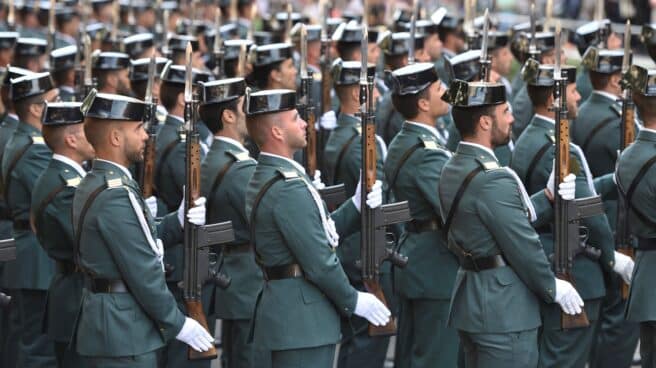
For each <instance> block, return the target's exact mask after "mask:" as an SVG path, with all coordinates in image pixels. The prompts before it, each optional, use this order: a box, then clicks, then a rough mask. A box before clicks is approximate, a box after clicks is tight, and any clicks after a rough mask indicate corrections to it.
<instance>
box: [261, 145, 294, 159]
mask: <svg viewBox="0 0 656 368" xmlns="http://www.w3.org/2000/svg"><path fill="white" fill-rule="evenodd" d="M261 151H262V152H267V153H272V154H274V155H278V156H282V157H286V158H288V159H290V160H292V159H293V157H294V151H296V150H294V149H292V148H291V147H286V146H282V145H268V144H264V145H262V147H261Z"/></svg>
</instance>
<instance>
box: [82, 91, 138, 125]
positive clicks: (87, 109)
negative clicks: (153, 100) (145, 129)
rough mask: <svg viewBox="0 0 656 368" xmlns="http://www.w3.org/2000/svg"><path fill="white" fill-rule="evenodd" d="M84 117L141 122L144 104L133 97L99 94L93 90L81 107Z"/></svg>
mask: <svg viewBox="0 0 656 368" xmlns="http://www.w3.org/2000/svg"><path fill="white" fill-rule="evenodd" d="M81 110H82V113H84V116H85V117H90V118H96V119H103V120H124V121H141V120H142V119H143V116H144V113H145V112H146V103H145V102H143V101H141V100H138V99H136V98H133V97H128V96H122V95H116V94H113V93H99V92H98V91H96V90H95V89H92V90H91V92H89V94H88V95H87V97H85V98H84V101H82V107H81Z"/></svg>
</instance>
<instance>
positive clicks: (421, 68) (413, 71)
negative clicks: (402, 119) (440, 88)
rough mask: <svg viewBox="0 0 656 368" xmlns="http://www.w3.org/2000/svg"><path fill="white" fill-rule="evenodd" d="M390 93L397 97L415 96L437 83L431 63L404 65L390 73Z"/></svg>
mask: <svg viewBox="0 0 656 368" xmlns="http://www.w3.org/2000/svg"><path fill="white" fill-rule="evenodd" d="M390 81H391V83H390V84H391V89H392V93H393V94H395V95H398V96H406V95H414V94H417V93H419V92H421V91H423V90H425V89H426V88H428V86H430V85H431V84H433V83H434V82H437V81H439V77H438V76H437V70H436V69H435V64H433V63H416V64H411V65H406V66H404V67H402V68H399V69H396V70H395V71H393V72H392V77H391V78H390Z"/></svg>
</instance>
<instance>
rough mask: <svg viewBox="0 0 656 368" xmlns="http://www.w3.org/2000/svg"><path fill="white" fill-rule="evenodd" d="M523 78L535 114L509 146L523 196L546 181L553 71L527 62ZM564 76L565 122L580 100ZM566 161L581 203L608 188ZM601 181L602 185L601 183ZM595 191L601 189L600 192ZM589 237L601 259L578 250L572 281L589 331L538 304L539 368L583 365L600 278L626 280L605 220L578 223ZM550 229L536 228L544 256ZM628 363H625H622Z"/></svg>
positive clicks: (570, 71) (579, 158) (580, 163)
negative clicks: (609, 275)
mask: <svg viewBox="0 0 656 368" xmlns="http://www.w3.org/2000/svg"><path fill="white" fill-rule="evenodd" d="M523 73H524V76H525V80H526V83H527V90H528V93H529V97H530V98H531V101H532V104H533V106H534V107H535V111H536V114H535V115H534V116H533V119H532V120H531V122H530V124H529V125H528V127H527V128H526V130H524V133H522V136H521V137H520V139H519V140H518V141H517V144H516V145H515V152H514V153H513V160H512V165H511V167H512V169H513V170H515V172H516V173H517V175H518V176H519V177H520V178H521V179H522V181H523V182H524V184H525V185H526V188H527V190H528V192H529V193H535V192H537V191H540V190H541V188H543V187H544V184H545V183H546V182H547V181H548V178H549V175H550V173H551V170H552V168H553V160H554V151H555V146H554V135H555V129H556V127H555V121H554V116H555V115H554V112H553V110H552V109H551V108H552V105H553V97H552V95H553V89H554V66H553V65H544V64H543V65H539V64H537V63H534V62H532V61H529V62H527V63H526V64H525V66H524V68H523ZM562 73H563V74H565V73H566V76H567V80H568V84H567V96H566V99H567V112H568V115H569V118H570V119H573V118H575V117H576V115H577V105H578V102H579V100H580V98H581V97H580V96H579V94H578V92H577V90H576V82H575V81H576V68H574V67H571V66H563V68H562ZM571 151H572V154H573V158H572V161H575V162H577V164H576V166H577V167H579V168H580V169H579V170H578V171H576V172H575V173H574V174H575V175H576V197H579V198H585V197H590V196H594V195H596V194H597V189H596V188H595V186H596V185H597V186H604V185H605V186H606V187H611V188H612V187H613V184H612V178H611V177H609V176H606V177H605V178H600V179H599V180H597V183H595V182H593V181H592V176H591V175H590V170H589V169H588V162H587V160H586V157H585V155H584V154H583V152H582V151H581V149H580V148H579V147H578V146H576V145H572V148H571ZM603 181H605V182H606V183H605V184H604V183H603ZM600 188H601V187H600ZM581 225H582V226H585V227H586V228H587V230H588V233H589V241H588V243H589V245H586V247H590V246H594V247H595V248H597V249H598V250H600V251H601V256H593V257H591V256H589V254H590V253H589V252H586V251H583V252H581V253H579V255H578V256H577V257H576V258H575V259H574V264H573V271H572V274H573V277H574V281H575V284H576V285H577V290H578V292H579V293H580V295H581V297H582V298H583V300H584V302H585V311H586V313H587V316H588V320H589V321H590V326H589V327H584V328H576V329H568V330H563V329H561V326H560V310H558V308H554V306H552V305H543V308H542V309H543V311H542V313H543V326H542V334H541V336H540V366H541V367H580V368H583V367H584V366H585V364H586V362H587V360H588V356H589V353H590V349H591V347H592V346H593V344H594V338H595V324H596V323H598V321H599V319H600V311H601V304H602V298H603V297H604V295H605V294H606V290H605V285H604V277H605V276H604V273H605V272H613V271H614V272H616V273H618V274H620V275H622V277H628V275H630V270H631V269H632V268H633V262H632V261H631V260H630V258H628V257H626V256H624V255H622V254H619V253H616V252H614V245H613V237H612V233H611V230H610V227H609V225H608V219H607V218H606V216H605V215H603V214H601V215H597V216H593V217H588V218H585V219H582V220H581ZM552 229H553V225H552V226H548V224H547V225H546V226H545V225H543V226H540V227H536V231H537V232H538V234H539V235H540V240H541V242H542V245H543V246H544V251H545V253H546V254H547V256H549V257H551V256H552V254H553V251H554V237H553V233H552ZM626 364H630V362H626Z"/></svg>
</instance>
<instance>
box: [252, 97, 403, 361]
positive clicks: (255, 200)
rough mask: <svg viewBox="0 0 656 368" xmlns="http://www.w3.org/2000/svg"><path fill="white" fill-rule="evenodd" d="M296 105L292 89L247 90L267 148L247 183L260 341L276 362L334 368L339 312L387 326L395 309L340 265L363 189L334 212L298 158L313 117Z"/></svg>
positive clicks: (255, 132) (377, 198)
mask: <svg viewBox="0 0 656 368" xmlns="http://www.w3.org/2000/svg"><path fill="white" fill-rule="evenodd" d="M295 108H296V92H295V91H293V90H268V91H261V92H256V93H253V94H250V96H249V95H247V97H246V102H245V107H244V110H245V112H246V119H247V120H246V123H247V127H248V131H249V134H250V136H251V137H253V140H254V141H255V142H256V143H257V144H258V146H259V147H260V150H261V154H260V158H259V160H258V164H257V167H256V169H255V172H254V173H253V176H252V178H251V180H250V182H249V184H248V188H247V190H246V215H247V216H248V219H249V223H250V229H251V242H252V243H253V245H254V248H255V255H256V259H257V261H258V264H259V265H260V267H262V270H263V275H264V279H265V280H266V281H265V283H264V286H263V289H262V291H261V293H260V295H259V296H258V300H257V303H256V306H255V313H254V321H253V327H252V333H253V339H254V340H253V343H254V344H256V345H259V346H262V348H265V349H268V350H270V351H271V359H272V366H273V367H274V368H277V367H285V368H294V367H309V366H312V367H317V368H322V367H323V368H329V367H332V366H333V358H334V354H335V343H336V342H337V341H338V340H339V338H340V328H339V315H338V313H339V314H342V315H343V316H346V317H349V316H351V315H352V314H356V315H358V316H361V317H364V318H366V319H367V320H368V321H369V322H371V323H372V324H374V325H384V324H386V323H387V321H388V320H389V316H390V312H389V310H388V309H387V308H386V307H385V306H384V305H383V304H382V303H381V302H380V301H379V300H378V299H377V298H376V297H375V296H374V295H372V294H369V293H365V292H359V291H357V290H356V289H355V288H353V287H352V286H351V285H350V284H349V282H348V279H347V277H346V274H345V273H344V270H343V269H342V266H341V265H340V262H339V259H338V258H337V255H336V253H335V247H336V246H337V245H338V240H339V237H340V236H348V235H350V234H352V233H353V232H355V231H357V230H358V229H359V226H358V224H359V218H360V217H359V215H358V212H359V204H358V203H359V201H360V196H361V193H360V191H359V190H356V193H355V195H354V196H353V197H352V198H351V199H349V200H347V201H346V202H345V203H344V204H343V205H342V206H340V207H339V208H338V209H337V210H336V211H335V212H333V213H332V215H331V214H329V213H328V210H327V208H326V206H325V204H324V203H323V201H322V200H321V198H320V197H319V193H318V192H317V191H316V189H315V188H314V185H313V184H312V183H311V179H310V178H309V177H308V176H307V175H306V174H305V170H304V169H303V168H302V167H301V166H300V165H298V164H297V163H296V162H295V161H293V160H292V156H293V154H294V151H296V150H299V149H301V148H303V147H304V146H305V145H306V144H307V143H306V139H305V129H306V123H305V122H304V121H303V120H302V119H300V118H299V115H298V112H297V111H296V109H295ZM381 186H382V185H381V183H380V182H378V183H377V184H375V185H374V189H373V190H372V191H371V192H370V193H368V194H367V205H368V206H370V207H372V208H375V207H377V206H379V205H380V204H381V202H382V192H381ZM358 187H359V186H358ZM289 208H293V209H294V210H293V211H289Z"/></svg>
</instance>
